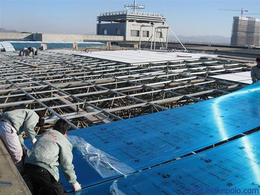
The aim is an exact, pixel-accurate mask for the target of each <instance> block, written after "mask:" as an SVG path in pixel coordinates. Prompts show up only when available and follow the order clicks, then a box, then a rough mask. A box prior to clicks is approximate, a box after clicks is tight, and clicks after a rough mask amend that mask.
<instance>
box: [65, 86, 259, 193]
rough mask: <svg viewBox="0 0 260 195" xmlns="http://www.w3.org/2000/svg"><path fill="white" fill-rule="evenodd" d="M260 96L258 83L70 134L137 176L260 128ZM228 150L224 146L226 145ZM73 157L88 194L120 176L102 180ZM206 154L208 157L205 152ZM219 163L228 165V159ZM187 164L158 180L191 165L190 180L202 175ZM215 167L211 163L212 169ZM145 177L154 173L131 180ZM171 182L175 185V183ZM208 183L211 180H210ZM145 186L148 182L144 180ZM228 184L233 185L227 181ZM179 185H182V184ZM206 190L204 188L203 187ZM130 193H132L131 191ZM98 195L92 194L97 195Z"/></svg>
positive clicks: (79, 157) (165, 171) (79, 158)
mask: <svg viewBox="0 0 260 195" xmlns="http://www.w3.org/2000/svg"><path fill="white" fill-rule="evenodd" d="M259 96H260V83H256V84H253V85H250V86H248V87H246V88H244V89H242V90H238V91H236V92H233V93H230V94H228V95H225V96H221V97H219V98H215V99H211V100H208V101H204V102H201V103H196V104H193V105H189V106H185V107H180V108H176V109H172V110H167V111H163V112H159V113H155V114H151V115H145V116H141V117H137V118H132V119H128V120H123V121H118V122H113V123H109V124H104V125H98V126H93V127H90V128H85V129H80V130H75V131H70V132H69V135H76V136H79V137H82V138H84V140H85V141H87V142H88V143H90V144H91V145H93V146H94V147H96V148H98V149H100V150H102V151H104V152H105V153H107V154H109V155H111V156H113V157H114V158H116V159H118V160H119V161H121V162H123V163H125V164H127V165H128V166H130V167H132V168H133V169H135V170H136V171H140V170H143V169H147V168H149V167H151V166H156V165H159V164H162V163H165V162H167V161H170V160H173V159H175V158H177V157H180V156H183V155H185V154H189V153H191V152H193V151H196V150H199V149H202V148H205V147H207V146H211V145H213V144H216V143H218V142H221V141H223V140H226V139H229V138H231V137H233V136H236V135H238V134H241V133H243V132H246V131H249V130H251V129H254V128H257V127H259V119H260V99H259ZM244 145H245V144H244ZM223 147H225V144H224V145H223ZM227 149H229V147H227ZM227 149H226V150H224V149H223V151H227V157H228V156H229V155H231V150H232V149H231V150H230V151H229V150H227ZM210 151H211V150H209V151H207V154H210V155H211V153H210ZM73 153H74V160H73V163H74V165H75V171H76V174H77V176H78V181H79V182H80V183H81V184H82V187H83V188H85V191H86V192H87V191H88V190H89V187H90V186H92V185H97V187H96V189H99V188H100V190H101V189H102V188H103V186H102V185H100V186H99V184H100V183H103V182H106V181H109V180H110V179H112V180H113V179H116V178H117V177H119V176H120V175H119V174H118V175H117V176H114V177H110V178H102V177H101V176H100V175H99V174H98V173H97V172H96V170H94V169H93V168H92V167H91V166H90V165H89V164H88V163H87V161H85V160H84V158H83V156H82V155H81V153H80V152H79V151H78V150H76V149H74V151H73ZM201 154H202V155H204V152H203V153H201ZM220 154H222V153H220ZM212 155H213V154H212ZM195 157H197V155H195ZM195 157H192V158H195ZM245 157H246V156H245ZM200 158H201V157H200ZM216 158H217V157H216ZM219 158H220V160H221V159H222V160H223V161H225V158H222V157H219ZM241 158H242V157H241ZM185 159H186V158H184V159H183V160H180V161H174V162H172V163H171V164H169V165H167V164H165V165H163V166H161V168H162V169H163V170H162V171H161V172H160V174H158V173H157V172H156V174H157V175H158V177H162V178H164V177H166V178H168V177H169V175H172V173H174V172H176V171H177V170H178V169H180V170H183V171H184V170H185V169H186V165H188V164H190V165H191V168H190V169H191V170H189V171H190V173H187V174H190V177H192V175H193V172H192V171H194V174H195V173H196V172H202V170H200V171H199V170H198V169H199V168H194V169H193V165H194V164H193V163H191V162H190V161H189V160H187V161H186V164H185V161H184V160H185ZM207 159H208V158H206V160H207ZM231 159H232V158H231ZM182 162H184V163H182ZM199 162H200V161H199ZM201 162H204V160H201ZM175 163H177V164H176V167H177V170H175V169H172V170H171V169H169V170H168V169H167V168H165V169H164V168H163V167H164V166H167V167H168V166H171V165H175ZM252 163H253V162H252ZM211 164H213V163H211ZM211 164H210V163H209V164H207V165H211ZM196 166H197V165H196ZM237 167H238V166H237ZM153 169H154V168H152V169H151V171H152V172H153ZM158 169H160V167H158ZM209 170H210V166H209V167H207V166H206V167H204V170H203V171H205V173H207V172H209ZM146 173H149V171H144V172H141V173H140V174H138V176H134V175H133V176H131V177H129V178H130V179H131V178H132V177H133V178H134V177H140V178H142V177H143V178H146V176H145V175H143V176H142V174H146ZM167 174H168V175H167ZM182 174H184V173H182ZM214 174H215V173H214ZM214 174H213V173H212V178H214V177H215V179H216V180H219V179H221V177H220V176H218V175H215V176H214ZM139 175H141V176H139ZM249 176H250V175H249ZM245 177H247V176H245ZM148 178H150V176H148ZM169 179H170V180H172V179H171V178H169ZM204 179H205V180H206V178H204ZM141 180H142V179H141ZM194 180H196V179H194ZM61 181H62V183H63V185H64V186H65V188H66V190H68V191H71V190H72V188H71V185H70V184H68V183H67V182H66V180H65V178H64V177H63V176H61ZM126 181H127V180H126ZM199 181H201V180H199ZM120 182H121V180H120ZM122 182H123V181H122ZM143 182H144V183H145V181H143ZM151 182H152V181H151ZM182 182H183V183H187V185H188V184H189V180H187V181H186V179H185V177H184V178H183V181H182ZM215 182H216V181H214V180H212V183H209V184H207V183H205V185H208V187H211V186H213V187H214V185H217V184H215ZM144 183H143V184H142V185H140V188H141V187H144V188H145V186H144ZM202 183H203V182H202ZM227 183H232V182H230V181H228V182H227ZM150 184H151V183H150ZM150 184H149V179H148V180H147V184H145V185H147V186H146V188H147V189H148V188H149V185H150ZM151 185H152V184H151ZM165 185H168V187H169V188H170V189H173V188H174V189H175V187H174V185H173V184H172V183H168V184H167V183H166V184H165ZM176 185H177V184H176ZM178 185H181V183H180V184H178ZM189 185H190V184H189ZM194 185H195V184H194ZM196 185H197V184H196ZM228 185H229V184H228ZM230 185H231V184H230ZM232 185H233V184H232ZM190 186H192V185H190ZM120 187H122V186H120ZM184 187H185V186H184ZM194 187H196V186H194ZM198 187H200V186H198ZM202 187H205V186H203V185H202ZM129 188H131V186H130V187H129ZM125 189H126V193H127V194H129V193H128V188H127V186H126V188H125ZM101 191H102V190H101ZM82 193H84V192H82ZM94 193H95V192H93V194H94ZM95 194H99V193H95ZM133 194H134V193H133ZM144 194H156V191H155V192H154V193H152V192H151V193H144ZM157 194H158V193H157ZM180 194H181V193H180Z"/></svg>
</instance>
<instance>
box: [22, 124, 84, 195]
mask: <svg viewBox="0 0 260 195" xmlns="http://www.w3.org/2000/svg"><path fill="white" fill-rule="evenodd" d="M68 130H69V125H68V124H67V122H66V121H65V120H63V119H59V120H58V121H57V122H56V123H55V124H54V126H53V130H49V131H47V132H45V133H44V134H43V135H42V136H41V137H40V138H39V139H38V141H37V142H36V143H35V144H34V145H33V147H32V149H31V150H29V151H28V156H27V158H26V160H25V173H26V175H27V176H28V177H29V179H30V181H31V183H32V188H33V189H31V191H32V193H33V194H40V193H41V194H48V195H54V194H64V189H63V187H62V184H61V183H60V181H59V170H58V166H59V164H60V165H61V169H62V171H63V173H64V175H65V177H66V179H67V180H68V182H69V183H70V184H72V186H73V188H74V191H79V190H81V186H80V184H79V183H78V182H77V180H76V179H77V177H76V174H75V171H74V166H73V164H72V160H73V155H72V145H71V143H70V142H69V141H68V139H67V138H66V135H67V131H68Z"/></svg>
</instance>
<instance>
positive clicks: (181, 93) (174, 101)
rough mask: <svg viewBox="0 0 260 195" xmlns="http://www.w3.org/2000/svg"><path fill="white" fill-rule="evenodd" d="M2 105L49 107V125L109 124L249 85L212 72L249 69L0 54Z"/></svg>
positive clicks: (221, 63)
mask: <svg viewBox="0 0 260 195" xmlns="http://www.w3.org/2000/svg"><path fill="white" fill-rule="evenodd" d="M0 58H1V62H0V66H1V69H0V73H1V74H0V75H1V76H0V108H1V109H3V110H4V111H8V110H12V109H17V108H29V109H33V110H35V111H37V110H43V111H45V117H46V121H47V123H48V124H49V125H47V126H48V127H51V126H52V125H53V122H54V121H55V120H57V119H58V118H63V119H64V120H66V121H67V122H68V124H69V125H70V126H71V128H72V129H77V128H83V127H89V126H93V125H97V124H102V123H110V122H112V121H116V120H123V119H128V118H133V117H136V116H141V115H145V114H150V113H154V112H160V111H163V110H166V109H172V108H176V107H180V106H185V105H189V104H193V103H196V102H200V101H203V100H207V99H211V98H215V97H218V96H221V95H223V94H227V93H229V92H232V91H234V90H237V89H239V88H242V87H244V86H245V84H241V83H236V82H230V81H224V80H220V79H213V78H211V77H210V76H211V75H218V74H225V73H235V72H241V71H248V70H249V68H248V67H247V66H245V64H243V63H241V62H234V61H230V60H223V59H218V58H215V59H213V58H200V59H189V60H180V61H164V62H156V63H154V62H151V63H140V64H126V63H121V62H114V61H109V60H104V59H97V58H91V57H86V56H79V55H77V53H75V52H72V51H66V50H62V51H61V50H59V51H55V50H49V51H44V52H40V53H39V55H38V56H36V57H34V58H31V57H19V56H18V55H17V53H0Z"/></svg>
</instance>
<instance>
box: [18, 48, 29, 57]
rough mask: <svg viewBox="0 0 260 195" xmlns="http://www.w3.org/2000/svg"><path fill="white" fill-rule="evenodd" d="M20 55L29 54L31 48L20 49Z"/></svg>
mask: <svg viewBox="0 0 260 195" xmlns="http://www.w3.org/2000/svg"><path fill="white" fill-rule="evenodd" d="M19 56H29V49H28V48H26V47H24V48H23V49H21V50H20V53H19Z"/></svg>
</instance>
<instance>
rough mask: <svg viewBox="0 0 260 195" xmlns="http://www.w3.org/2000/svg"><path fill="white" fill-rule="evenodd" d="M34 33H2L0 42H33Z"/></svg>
mask: <svg viewBox="0 0 260 195" xmlns="http://www.w3.org/2000/svg"><path fill="white" fill-rule="evenodd" d="M31 40H33V34H32V33H0V41H31Z"/></svg>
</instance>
